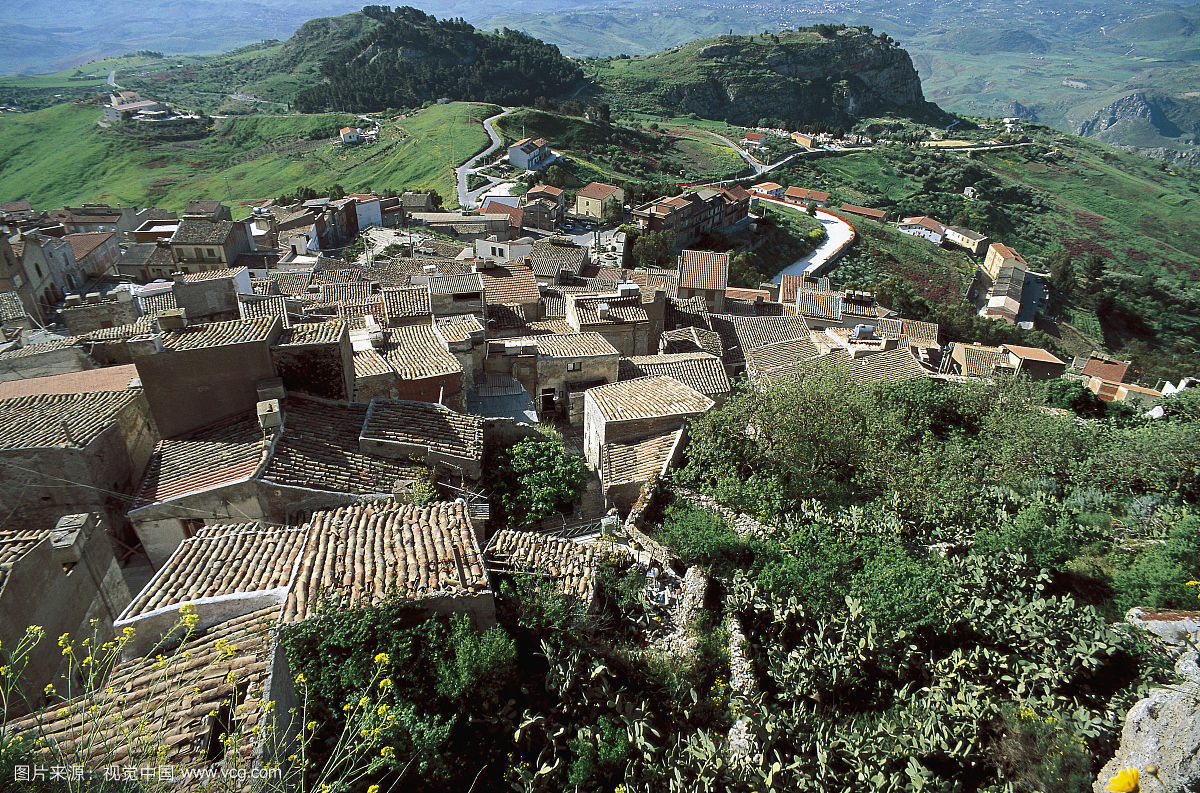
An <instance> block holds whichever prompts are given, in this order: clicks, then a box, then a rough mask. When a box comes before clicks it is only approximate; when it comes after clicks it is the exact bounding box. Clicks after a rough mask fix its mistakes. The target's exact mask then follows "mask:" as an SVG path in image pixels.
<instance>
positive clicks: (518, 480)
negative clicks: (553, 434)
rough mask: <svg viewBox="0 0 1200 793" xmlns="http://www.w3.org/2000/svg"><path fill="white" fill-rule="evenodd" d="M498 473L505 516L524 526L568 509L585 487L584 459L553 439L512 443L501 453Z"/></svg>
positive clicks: (498, 489) (498, 485)
mask: <svg viewBox="0 0 1200 793" xmlns="http://www.w3.org/2000/svg"><path fill="white" fill-rule="evenodd" d="M497 474H498V481H497V484H496V489H497V491H498V492H499V494H500V504H501V506H502V507H503V508H504V514H505V515H507V516H508V519H509V521H510V522H512V523H515V524H518V525H524V526H529V525H532V524H534V523H537V522H538V521H539V520H541V519H543V518H547V517H549V516H551V515H553V514H554V513H556V512H560V511H565V510H567V509H569V508H570V507H571V505H572V503H573V502H574V501H575V499H576V498H578V497H579V496H580V495H581V494H582V493H583V491H584V487H585V480H584V466H583V458H581V457H577V456H575V455H573V454H569V453H568V452H567V450H566V449H565V448H564V447H563V443H562V441H561V440H557V439H554V438H525V439H524V440H521V441H518V442H517V443H515V444H513V445H512V446H510V447H509V448H508V449H506V450H504V452H502V453H501V458H500V461H499V465H498V466H497Z"/></svg>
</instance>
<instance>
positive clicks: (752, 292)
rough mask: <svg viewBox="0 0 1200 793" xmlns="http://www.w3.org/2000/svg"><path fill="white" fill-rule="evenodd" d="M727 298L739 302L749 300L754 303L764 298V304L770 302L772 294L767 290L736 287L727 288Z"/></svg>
mask: <svg viewBox="0 0 1200 793" xmlns="http://www.w3.org/2000/svg"><path fill="white" fill-rule="evenodd" d="M725 297H732V298H735V299H738V300H749V301H750V302H754V301H756V300H758V299H759V298H762V300H763V301H764V302H766V301H770V299H771V293H770V292H768V291H767V290H766V289H742V288H739V287H734V286H727V287H725Z"/></svg>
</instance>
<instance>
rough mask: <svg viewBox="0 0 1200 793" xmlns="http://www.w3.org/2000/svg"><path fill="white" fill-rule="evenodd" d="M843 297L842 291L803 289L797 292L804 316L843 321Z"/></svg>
mask: <svg viewBox="0 0 1200 793" xmlns="http://www.w3.org/2000/svg"><path fill="white" fill-rule="evenodd" d="M842 297H843V296H842V293H841V292H807V291H802V292H797V293H796V304H797V308H798V309H799V311H800V315H801V316H803V317H809V318H811V319H818V320H826V321H828V322H841V321H842Z"/></svg>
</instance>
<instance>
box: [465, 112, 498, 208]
mask: <svg viewBox="0 0 1200 793" xmlns="http://www.w3.org/2000/svg"><path fill="white" fill-rule="evenodd" d="M511 112H513V108H511V107H506V108H504V110H502V111H501V112H499V113H497V114H496V115H494V116H492V117H491V118H486V119H484V120H483V128H484V130H486V131H487V134H488V137H489V138H491V140H492V143H491V145H490V146H488V147H487V148H486V149H484V150H483V151H481V152H479V153H478V154H476V155H475V156H474V157H472V158H471V159H469V160H467V161H466V162H465V163H463V164H462V165H460V166H458V168H456V169H455V171H454V175H455V177H456V178H457V180H458V205H459V206H460V207H463V208H467V207H471V206H473V205H474V203H475V199H476V198H478V197H479V196H480V195H482V194H483V193H484V192H485V191H487V190H488V189H489V188H490V187H492V186H493V185H495V184H496V183H497V182H499V181H501V180H500V179H494V180H491V181H490V183H489V184H487V185H485V186H483V187H481V188H479V189H478V190H467V174H469V173H471V172H472V171H473V170H474V168H475V165H476V164H477V163H479V162H480V161H481V160H482V159H483V158H484V157H487V156H488V155H489V154H491V153H492V152H494V151H496V150H497V149H499V148H500V147H501V146H502V145H503V144H504V141H503V140H502V139H501V138H500V133H499V132H497V131H496V127H495V123H496V119H498V118H500V117H501V116H507V115H508V114H509V113H511ZM489 178H490V177H489Z"/></svg>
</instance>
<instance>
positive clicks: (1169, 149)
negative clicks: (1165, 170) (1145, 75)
mask: <svg viewBox="0 0 1200 793" xmlns="http://www.w3.org/2000/svg"><path fill="white" fill-rule="evenodd" d="M1075 131H1076V133H1077V134H1079V135H1084V136H1086V137H1089V138H1096V139H1097V140H1102V141H1104V142H1105V143H1109V144H1112V145H1114V146H1118V147H1120V148H1122V149H1125V150H1127V151H1132V152H1135V153H1138V154H1142V155H1144V156H1147V157H1154V158H1156V159H1160V160H1166V161H1167V162H1170V163H1176V164H1179V165H1185V166H1190V167H1196V166H1197V165H1198V164H1200V147H1197V146H1196V145H1195V141H1196V139H1197V137H1200V102H1196V101H1195V100H1194V99H1188V98H1179V99H1176V98H1174V97H1171V96H1166V95H1163V94H1159V93H1154V92H1147V91H1134V92H1133V93H1130V94H1126V95H1125V96H1122V97H1120V98H1119V99H1117V100H1115V101H1113V102H1111V103H1109V104H1108V105H1105V106H1104V107H1102V108H1100V109H1099V110H1098V111H1096V113H1095V115H1093V116H1092V117H1091V118H1089V119H1087V120H1086V121H1084V122H1082V123H1080V124H1079V125H1078V126H1077V127H1076V129H1075ZM1189 141H1190V143H1189Z"/></svg>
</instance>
